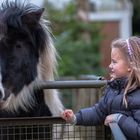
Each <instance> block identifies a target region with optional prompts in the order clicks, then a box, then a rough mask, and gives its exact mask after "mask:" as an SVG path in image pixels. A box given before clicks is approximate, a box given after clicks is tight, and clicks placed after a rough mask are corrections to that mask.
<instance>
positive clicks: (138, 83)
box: [111, 36, 140, 107]
mask: <svg viewBox="0 0 140 140" xmlns="http://www.w3.org/2000/svg"><path fill="white" fill-rule="evenodd" d="M111 47H112V48H119V49H120V50H121V52H122V53H123V54H124V56H125V57H126V60H127V61H128V63H129V64H130V66H131V69H132V70H131V73H130V75H129V77H128V82H127V85H126V88H125V91H124V97H123V103H124V104H125V105H126V107H127V106H128V103H127V93H128V92H129V91H131V90H133V89H135V88H136V87H140V38H139V37H136V36H132V37H130V38H128V39H126V40H124V39H118V40H114V41H113V42H112V44H111Z"/></svg>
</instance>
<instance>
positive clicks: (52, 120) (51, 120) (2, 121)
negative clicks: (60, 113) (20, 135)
mask: <svg viewBox="0 0 140 140" xmlns="http://www.w3.org/2000/svg"><path fill="white" fill-rule="evenodd" d="M65 123H66V121H65V120H64V119H62V118H61V117H52V116H51V117H17V118H0V126H1V125H2V126H18V125H47V124H65Z"/></svg>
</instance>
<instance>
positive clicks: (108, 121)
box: [104, 114, 114, 126]
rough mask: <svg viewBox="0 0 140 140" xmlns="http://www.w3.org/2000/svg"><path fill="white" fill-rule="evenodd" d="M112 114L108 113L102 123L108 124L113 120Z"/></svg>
mask: <svg viewBox="0 0 140 140" xmlns="http://www.w3.org/2000/svg"><path fill="white" fill-rule="evenodd" d="M113 115H114V114H111V115H108V116H107V117H106V119H105V121H104V125H106V126H108V125H109V123H112V122H114V120H113Z"/></svg>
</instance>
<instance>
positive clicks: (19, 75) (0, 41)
mask: <svg viewBox="0 0 140 140" xmlns="http://www.w3.org/2000/svg"><path fill="white" fill-rule="evenodd" d="M43 15H44V8H40V7H38V6H36V5H34V4H32V3H29V2H27V1H24V2H20V1H19V0H15V1H8V0H6V1H5V2H3V3H2V6H1V8H0V118H9V117H10V118H11V117H41V116H60V113H61V112H62V111H63V110H64V106H63V104H62V102H61V100H60V97H59V94H58V91H57V90H56V89H43V90H40V89H38V90H34V89H33V83H34V82H36V81H38V80H54V77H55V75H56V73H57V70H56V68H57V51H56V49H55V47H54V44H53V35H52V33H51V31H50V28H49V21H48V20H45V18H44V16H43Z"/></svg>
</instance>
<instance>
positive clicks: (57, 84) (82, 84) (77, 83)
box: [0, 80, 126, 140]
mask: <svg viewBox="0 0 140 140" xmlns="http://www.w3.org/2000/svg"><path fill="white" fill-rule="evenodd" d="M106 83H107V81H106V80H71V81H37V82H35V83H34V84H33V86H34V88H36V87H37V88H40V89H67V88H68V89H69V88H101V87H103V86H105V85H106ZM46 119H47V121H46ZM56 120H57V122H56ZM25 121H26V125H28V124H31V123H32V125H33V126H35V128H33V127H32V129H33V130H35V129H38V130H39V129H40V128H36V125H42V124H43V125H48V124H51V125H53V124H57V123H61V124H64V123H65V124H66V122H65V121H64V120H63V119H62V118H60V117H53V118H52V117H51V118H50V117H47V118H46V117H45V118H34V119H33V118H26V119H25V118H3V119H2V118H0V133H1V134H2V135H3V133H8V132H10V131H11V126H13V125H16V128H14V130H15V132H16V133H17V132H18V131H19V130H20V131H27V129H28V128H25V129H23V130H21V129H19V130H18V131H17V129H18V124H20V125H21V126H22V125H24V124H25ZM7 125H8V126H9V127H8V130H7V127H6V126H7ZM109 126H110V128H111V131H112V134H113V137H114V139H115V140H120V139H121V140H126V138H125V136H124V134H123V133H122V131H121V129H120V128H119V126H118V125H117V124H115V123H110V124H109ZM45 127H46V126H45ZM3 128H4V130H3ZM12 129H13V128H12ZM30 129H31V128H30ZM44 129H45V128H44ZM33 130H32V131H33ZM44 131H45V130H44ZM12 132H13V130H12ZM41 133H42V129H41ZM43 133H45V132H43ZM14 137H15V136H14ZM0 139H1V138H0ZM33 139H34V138H33ZM1 140H4V139H3V137H2V139H1ZM8 140H9V139H8ZM10 140H11V139H10ZM12 140H15V139H12ZM19 140H20V139H19Z"/></svg>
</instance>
